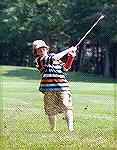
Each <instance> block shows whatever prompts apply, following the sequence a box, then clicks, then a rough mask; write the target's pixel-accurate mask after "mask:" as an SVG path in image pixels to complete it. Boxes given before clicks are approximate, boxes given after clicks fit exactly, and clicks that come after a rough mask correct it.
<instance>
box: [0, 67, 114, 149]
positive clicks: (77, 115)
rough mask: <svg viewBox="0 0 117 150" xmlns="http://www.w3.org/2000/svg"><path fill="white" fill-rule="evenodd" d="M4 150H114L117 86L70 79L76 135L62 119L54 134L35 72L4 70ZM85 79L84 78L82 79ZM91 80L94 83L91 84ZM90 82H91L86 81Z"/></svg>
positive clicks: (71, 75)
mask: <svg viewBox="0 0 117 150" xmlns="http://www.w3.org/2000/svg"><path fill="white" fill-rule="evenodd" d="M2 70H3V76H2V83H3V84H2V85H3V87H2V99H3V100H2V105H1V107H3V108H2V110H3V119H2V145H1V146H2V147H1V150H14V149H20V150H70V149H73V150H78V149H80V150H85V149H89V150H97V149H99V150H103V149H104V150H105V149H107V150H111V149H112V148H113V145H114V96H117V95H116V94H114V82H113V80H112V79H109V78H108V79H107V78H106V79H105V78H103V77H98V76H95V75H92V76H91V79H89V77H90V75H89V74H88V75H87V76H86V74H80V73H73V72H70V73H67V74H66V76H67V78H68V80H69V81H70V86H71V90H72V95H73V108H74V109H73V111H74V129H75V131H74V132H69V131H68V130H67V125H66V122H65V120H63V115H58V117H57V118H58V120H57V132H56V133H52V132H51V131H50V129H49V122H48V118H47V116H46V115H45V114H44V109H43V94H42V93H40V92H39V91H38V86H39V80H40V77H41V76H40V75H39V73H38V71H37V70H36V69H35V68H25V67H11V66H4V67H3V68H2ZM83 75H84V76H83ZM93 77H94V79H95V80H93ZM87 78H88V79H89V81H87V80H86V79H87Z"/></svg>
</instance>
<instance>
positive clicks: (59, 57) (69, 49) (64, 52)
mask: <svg viewBox="0 0 117 150" xmlns="http://www.w3.org/2000/svg"><path fill="white" fill-rule="evenodd" d="M76 50H77V47H75V46H72V47H70V48H68V49H66V50H64V51H62V52H60V53H58V54H54V56H53V57H52V59H53V60H59V59H61V58H62V57H63V56H65V55H66V54H68V53H69V52H72V51H73V52H75V51H76Z"/></svg>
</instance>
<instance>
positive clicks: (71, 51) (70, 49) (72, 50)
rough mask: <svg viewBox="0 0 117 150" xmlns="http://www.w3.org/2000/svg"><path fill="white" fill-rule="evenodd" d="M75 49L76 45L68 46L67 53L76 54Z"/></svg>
mask: <svg viewBox="0 0 117 150" xmlns="http://www.w3.org/2000/svg"><path fill="white" fill-rule="evenodd" d="M76 51H77V47H76V46H72V47H70V48H69V53H68V55H72V56H73V57H75V56H76Z"/></svg>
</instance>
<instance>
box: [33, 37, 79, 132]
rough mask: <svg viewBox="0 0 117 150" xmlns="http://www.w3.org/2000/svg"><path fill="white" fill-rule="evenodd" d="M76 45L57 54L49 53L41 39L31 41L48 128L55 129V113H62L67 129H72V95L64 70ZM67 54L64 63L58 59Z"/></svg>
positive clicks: (69, 66) (69, 64)
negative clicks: (39, 75)
mask: <svg viewBox="0 0 117 150" xmlns="http://www.w3.org/2000/svg"><path fill="white" fill-rule="evenodd" d="M76 50H77V48H76V47H71V48H68V49H66V50H64V51H62V52H60V53H58V54H54V53H50V54H49V46H48V45H47V44H46V43H45V42H44V41H42V40H36V41H34V42H33V54H34V56H38V57H37V58H36V60H35V62H36V67H37V69H38V70H39V72H40V73H41V74H42V79H41V83H40V87H39V91H41V92H43V93H44V109H45V114H46V115H48V118H49V122H50V128H51V130H52V131H54V132H55V131H56V115H57V114H58V113H64V115H65V118H66V122H67V126H68V129H69V130H70V131H73V111H72V109H73V108H72V95H71V92H70V87H69V83H68V81H67V80H66V77H65V75H64V73H63V72H64V71H68V70H69V69H70V68H71V65H72V62H73V60H74V57H75V56H76V53H75V51H76ZM66 54H69V56H68V59H67V61H66V63H63V62H62V61H61V60H60V59H61V58H62V57H63V56H65V55H66Z"/></svg>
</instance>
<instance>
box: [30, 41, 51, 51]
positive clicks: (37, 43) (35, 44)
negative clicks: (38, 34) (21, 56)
mask: <svg viewBox="0 0 117 150" xmlns="http://www.w3.org/2000/svg"><path fill="white" fill-rule="evenodd" d="M40 47H46V48H49V46H48V45H47V44H46V43H45V42H44V41H43V40H36V41H34V42H33V49H38V48H40Z"/></svg>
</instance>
